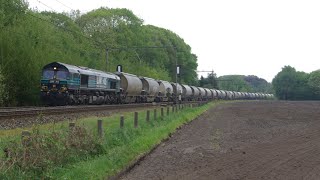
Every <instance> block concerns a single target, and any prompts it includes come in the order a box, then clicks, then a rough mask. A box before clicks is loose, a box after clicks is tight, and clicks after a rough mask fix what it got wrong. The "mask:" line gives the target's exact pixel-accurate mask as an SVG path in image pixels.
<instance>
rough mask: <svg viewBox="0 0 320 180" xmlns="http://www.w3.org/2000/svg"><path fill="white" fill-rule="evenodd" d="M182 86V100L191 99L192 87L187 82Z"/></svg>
mask: <svg viewBox="0 0 320 180" xmlns="http://www.w3.org/2000/svg"><path fill="white" fill-rule="evenodd" d="M181 86H182V100H185V101H191V100H192V95H193V91H192V89H191V87H190V86H188V85H185V84H181Z"/></svg>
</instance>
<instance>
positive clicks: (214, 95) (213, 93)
mask: <svg viewBox="0 0 320 180" xmlns="http://www.w3.org/2000/svg"><path fill="white" fill-rule="evenodd" d="M209 90H210V91H211V93H212V99H217V91H215V89H209Z"/></svg>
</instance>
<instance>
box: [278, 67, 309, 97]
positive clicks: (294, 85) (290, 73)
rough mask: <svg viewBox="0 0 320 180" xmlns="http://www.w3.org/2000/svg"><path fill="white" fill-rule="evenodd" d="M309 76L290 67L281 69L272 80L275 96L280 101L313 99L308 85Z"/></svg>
mask: <svg viewBox="0 0 320 180" xmlns="http://www.w3.org/2000/svg"><path fill="white" fill-rule="evenodd" d="M309 76H310V75H309V74H307V73H305V72H299V71H296V70H295V68H293V67H291V66H285V67H283V68H282V70H281V71H280V72H279V73H278V74H277V75H276V76H275V78H274V79H273V80H272V85H273V88H274V91H275V95H276V96H277V97H278V98H279V99H282V100H308V99H314V93H313V92H312V90H311V88H310V86H309V84H308V80H309Z"/></svg>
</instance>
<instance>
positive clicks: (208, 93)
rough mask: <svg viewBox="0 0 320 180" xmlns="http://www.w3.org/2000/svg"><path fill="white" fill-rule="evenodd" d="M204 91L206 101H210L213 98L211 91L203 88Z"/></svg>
mask: <svg viewBox="0 0 320 180" xmlns="http://www.w3.org/2000/svg"><path fill="white" fill-rule="evenodd" d="M204 90H205V91H206V97H207V100H209V99H212V96H213V93H212V91H211V90H210V89H208V88H204Z"/></svg>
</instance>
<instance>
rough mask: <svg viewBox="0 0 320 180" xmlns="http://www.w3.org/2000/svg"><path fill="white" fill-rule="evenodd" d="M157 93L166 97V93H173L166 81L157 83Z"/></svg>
mask: <svg viewBox="0 0 320 180" xmlns="http://www.w3.org/2000/svg"><path fill="white" fill-rule="evenodd" d="M159 92H160V93H161V95H166V94H167V93H169V94H172V93H173V87H172V85H171V84H170V83H169V82H167V81H159Z"/></svg>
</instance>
